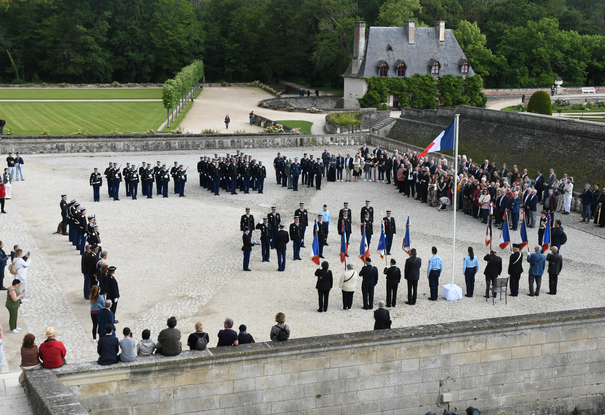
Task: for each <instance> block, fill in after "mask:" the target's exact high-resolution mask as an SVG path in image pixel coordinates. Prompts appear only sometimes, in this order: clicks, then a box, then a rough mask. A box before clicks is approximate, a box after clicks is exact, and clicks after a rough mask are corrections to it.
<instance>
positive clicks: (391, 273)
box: [384, 260, 401, 307]
mask: <svg viewBox="0 0 605 415" xmlns="http://www.w3.org/2000/svg"><path fill="white" fill-rule="evenodd" d="M392 261H393V260H391V266H390V267H388V268H387V267H385V268H384V273H385V274H386V276H387V301H386V303H387V307H391V306H393V307H395V304H397V287H398V286H399V282H401V270H400V269H399V268H397V267H396V266H395V264H394V263H393V262H392Z"/></svg>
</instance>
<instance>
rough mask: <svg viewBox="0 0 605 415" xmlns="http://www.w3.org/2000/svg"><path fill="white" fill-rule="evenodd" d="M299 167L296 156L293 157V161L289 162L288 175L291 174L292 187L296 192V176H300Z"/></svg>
mask: <svg viewBox="0 0 605 415" xmlns="http://www.w3.org/2000/svg"><path fill="white" fill-rule="evenodd" d="M300 173H301V168H300V163H299V162H298V157H294V163H292V164H290V176H292V189H293V190H294V191H295V192H298V177H299V176H300Z"/></svg>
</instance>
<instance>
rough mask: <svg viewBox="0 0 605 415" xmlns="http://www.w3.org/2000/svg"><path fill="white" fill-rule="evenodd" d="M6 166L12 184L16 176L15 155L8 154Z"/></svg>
mask: <svg viewBox="0 0 605 415" xmlns="http://www.w3.org/2000/svg"><path fill="white" fill-rule="evenodd" d="M6 164H7V167H8V173H9V174H10V179H11V182H12V181H13V175H14V174H15V158H14V157H13V153H8V157H7V158H6Z"/></svg>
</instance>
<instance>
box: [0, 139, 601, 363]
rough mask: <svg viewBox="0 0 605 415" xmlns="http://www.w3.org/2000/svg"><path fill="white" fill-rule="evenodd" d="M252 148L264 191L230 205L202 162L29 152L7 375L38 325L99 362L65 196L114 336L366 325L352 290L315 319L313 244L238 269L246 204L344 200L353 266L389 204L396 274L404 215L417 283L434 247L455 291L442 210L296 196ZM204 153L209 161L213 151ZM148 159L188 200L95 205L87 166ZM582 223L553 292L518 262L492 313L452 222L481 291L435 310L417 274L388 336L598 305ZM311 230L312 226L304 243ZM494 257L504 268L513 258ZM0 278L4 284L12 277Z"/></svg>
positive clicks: (263, 335) (468, 239)
mask: <svg viewBox="0 0 605 415" xmlns="http://www.w3.org/2000/svg"><path fill="white" fill-rule="evenodd" d="M322 150H323V149H320V148H318V147H316V148H293V149H281V152H282V154H283V153H285V154H287V155H288V156H289V157H294V156H298V157H301V156H302V154H303V152H307V153H314V154H315V155H319V154H320V153H321V151H322ZM329 151H335V152H343V153H345V154H346V152H349V151H350V152H354V151H355V149H353V148H342V147H339V148H329ZM249 152H250V154H252V155H253V157H254V158H256V159H259V160H262V161H263V162H264V164H265V165H267V167H268V168H267V170H268V176H269V177H268V178H267V180H266V182H265V192H264V194H262V195H261V194H258V193H256V192H251V193H250V194H247V195H246V194H243V193H239V194H238V195H237V196H234V195H230V194H226V193H224V192H223V193H221V195H220V197H215V196H213V195H211V194H210V193H209V192H207V191H206V190H204V189H202V188H200V187H199V180H198V178H197V169H196V164H197V161H198V160H199V156H200V155H204V153H202V154H200V153H194V152H173V153H168V154H166V153H163V154H158V153H120V154H94V155H84V154H65V155H25V156H24V158H25V161H26V164H25V166H24V167H25V169H24V175H25V178H26V181H24V182H15V183H14V184H13V187H12V195H13V198H12V199H11V200H9V201H7V208H6V210H7V211H8V214H7V215H2V217H1V218H0V229H1V232H0V239H1V240H2V241H3V242H4V245H5V250H6V252H7V253H8V252H10V250H11V249H12V246H13V245H14V244H17V243H18V244H20V245H21V246H22V247H23V248H24V250H25V251H31V252H32V260H33V263H32V265H31V267H30V269H29V277H28V287H29V294H30V298H31V301H30V302H29V303H25V304H24V305H22V307H21V308H20V315H19V326H20V327H22V328H23V330H22V332H21V334H20V335H14V334H10V333H8V313H7V311H6V309H5V308H4V307H1V308H0V322H1V323H2V324H3V326H4V328H5V329H6V331H5V333H6V334H5V346H4V349H5V352H6V355H7V358H8V363H9V368H10V370H11V371H18V370H19V358H18V353H19V348H20V345H21V340H22V338H23V334H25V333H26V332H28V331H29V332H32V333H34V334H35V335H36V337H37V342H38V344H39V343H40V342H41V341H42V334H43V332H44V330H45V328H46V327H47V326H54V327H55V328H57V329H58V330H59V333H58V339H59V340H62V341H64V342H65V343H66V347H67V350H68V355H67V360H68V362H74V361H86V360H92V359H96V347H95V346H96V344H95V343H93V342H92V337H91V321H90V314H89V311H90V306H89V302H88V301H86V300H84V299H83V294H82V281H83V277H82V274H81V272H80V255H78V252H77V251H76V250H75V248H74V247H73V246H72V245H71V244H70V243H69V242H68V239H67V236H61V235H58V234H53V232H54V231H55V230H56V228H57V223H58V222H59V221H60V209H59V201H60V194H61V193H67V195H68V200H71V199H76V200H78V201H79V202H80V203H81V204H82V206H84V207H86V208H87V209H88V214H96V216H97V221H98V223H99V227H100V232H101V237H102V241H103V246H104V247H105V248H106V249H107V251H108V252H109V262H110V264H111V265H115V266H116V267H117V271H116V277H117V279H118V281H119V284H120V293H121V297H120V301H119V304H118V310H117V318H118V319H119V320H120V323H119V324H118V325H117V327H118V331H119V332H120V333H121V330H122V328H123V327H125V326H128V327H130V328H131V329H132V330H133V331H134V333H135V338H136V339H137V340H138V339H140V333H141V331H142V330H143V329H145V328H150V329H151V331H152V336H153V337H154V338H155V337H156V336H157V334H158V332H159V331H160V330H161V329H162V328H164V327H165V322H166V319H167V318H168V317H170V316H171V315H175V316H176V317H177V319H178V328H180V329H181V331H182V332H183V340H184V341H185V342H186V336H187V334H189V333H190V332H192V331H194V329H193V325H194V323H195V322H196V321H197V320H201V321H203V323H204V326H205V331H207V332H209V334H210V338H211V339H212V340H211V344H212V346H214V345H215V343H214V342H215V341H216V333H217V332H218V330H219V329H221V328H222V321H223V319H224V318H225V317H231V318H233V319H234V320H235V325H236V327H237V326H239V325H240V324H242V323H244V324H246V325H247V326H248V331H249V332H250V333H251V334H252V335H253V336H254V337H255V339H256V340H257V341H267V340H269V330H270V328H271V326H272V324H273V321H274V316H275V314H276V313H277V312H278V311H282V312H284V313H285V314H286V316H287V323H288V324H289V325H290V327H291V329H292V337H293V338H296V337H305V336H320V335H325V334H330V333H344V332H354V331H363V330H371V329H372V328H373V313H371V312H369V311H366V310H363V309H362V308H361V305H362V303H361V290H360V289H358V290H357V291H356V293H355V297H354V302H353V305H354V309H353V310H351V311H350V312H344V311H341V310H340V306H341V295H340V290H339V289H338V285H337V283H335V287H334V288H333V289H332V291H331V296H330V305H329V309H328V312H327V313H318V312H317V311H316V310H317V294H316V290H315V282H316V278H315V276H314V275H313V273H314V271H315V269H316V266H315V264H314V263H313V262H311V261H310V260H309V259H307V258H308V256H309V248H307V249H303V250H302V252H301V256H302V257H303V261H292V250H291V244H290V245H289V247H288V253H287V268H286V272H283V273H280V272H277V260H276V255H275V251H271V262H270V263H262V262H261V257H260V247H255V248H254V250H253V254H252V260H251V266H250V267H251V268H252V270H253V271H252V272H242V252H241V246H242V240H241V233H240V231H239V219H240V216H241V215H242V214H243V213H244V208H245V207H250V208H251V209H252V214H253V215H254V217H255V219H256V222H257V223H258V222H259V221H260V220H261V219H262V217H263V216H264V215H266V214H267V213H268V212H269V211H270V206H271V205H276V206H277V208H278V212H280V213H281V215H282V220H283V221H284V222H285V223H286V224H287V225H289V224H290V223H291V222H292V217H293V213H294V210H295V209H296V208H297V207H298V203H299V202H305V203H306V206H307V209H308V211H309V218H310V219H312V218H314V217H317V216H316V215H317V213H318V212H319V211H320V210H321V208H322V206H323V204H324V203H326V204H327V205H328V208H329V210H330V211H331V212H332V217H333V218H334V220H336V218H337V217H338V211H339V210H340V208H341V207H342V205H343V202H344V201H347V202H349V204H350V207H351V209H352V211H353V215H352V216H353V230H354V232H353V234H352V236H351V245H350V253H351V255H350V258H348V260H349V261H350V263H352V264H353V265H354V266H355V269H356V270H359V269H360V268H361V265H362V262H361V260H359V259H358V258H357V253H358V250H359V242H360V233H359V211H360V209H361V207H362V206H363V205H364V201H365V200H366V199H369V200H371V202H372V206H374V211H375V216H376V217H378V218H379V217H380V214H381V212H382V213H386V210H387V209H389V210H392V212H393V216H394V217H395V218H396V221H397V235H396V237H395V239H394V242H393V257H394V258H395V259H396V260H397V262H398V266H400V267H403V264H404V262H405V259H406V258H407V254H405V252H403V251H402V250H401V248H400V246H401V241H402V238H403V234H404V232H405V229H404V228H405V221H406V219H407V216H408V215H409V216H410V218H411V223H412V227H411V240H412V246H413V247H415V248H416V249H417V250H418V256H419V257H420V258H422V261H423V267H422V269H421V272H422V275H423V276H424V275H426V265H427V263H428V259H429V258H430V256H431V255H430V248H431V246H432V245H435V246H437V247H438V248H439V255H440V256H441V257H442V259H443V261H444V265H445V273H444V275H443V276H442V278H441V280H440V286H441V287H442V286H443V285H444V284H447V283H449V282H450V280H451V277H452V266H451V263H452V249H451V234H452V212H451V211H450V212H438V211H437V209H435V208H429V207H428V206H426V205H421V204H420V203H418V202H416V201H414V200H413V199H411V198H410V199H407V198H404V197H401V195H400V194H399V193H397V192H396V191H395V190H394V187H393V186H392V185H391V186H387V185H386V184H384V183H374V182H371V183H370V182H363V181H360V182H357V183H355V182H352V183H345V182H336V183H328V182H326V181H325V180H324V181H323V184H322V190H321V191H316V190H315V189H308V188H307V187H306V186H302V187H301V188H300V191H299V192H296V193H294V192H292V191H291V190H286V189H285V188H282V187H281V186H277V185H276V184H275V179H274V173H273V169H272V167H271V166H272V160H273V158H274V157H275V154H276V151H274V150H266V149H253V150H250V151H249ZM212 153H213V152H212ZM206 154H208V155H210V154H211V152H207V153H206ZM156 160H160V161H162V162H165V163H166V164H167V165H168V166H171V165H172V164H173V162H174V161H178V162H179V163H182V164H184V165H185V166H190V168H189V171H188V173H189V182H188V183H187V185H186V188H185V194H186V195H187V197H186V198H178V197H175V196H174V195H173V193H172V183H171V184H170V189H171V190H170V197H169V198H168V199H164V198H161V197H157V196H154V198H153V199H151V200H149V199H146V198H143V197H141V196H142V195H141V193H140V187H139V198H138V200H132V199H130V198H127V197H126V196H125V192H124V188H123V185H122V186H121V189H120V195H121V200H120V201H119V202H118V201H113V200H110V199H108V197H107V187H106V186H105V183H104V186H103V188H102V189H101V196H102V200H101V202H100V203H93V202H92V190H91V188H90V186H88V178H89V175H90V173H91V172H92V168H93V167H98V168H99V170H100V171H101V172H102V171H103V170H104V169H105V167H106V166H107V163H108V162H109V161H115V162H117V163H118V165H120V164H122V165H124V164H125V163H126V162H130V163H135V164H136V165H137V166H140V164H141V162H142V161H145V162H151V163H152V164H155V162H156ZM578 220H579V217H577V216H575V215H570V216H569V217H567V218H566V222H569V224H570V226H568V227H566V232H567V235H568V242H567V244H566V245H565V246H564V247H563V248H562V255H563V257H564V266H563V271H562V273H561V275H560V278H559V288H558V294H557V296H549V295H546V292H547V291H548V276H547V275H545V276H544V278H543V280H542V293H543V295H541V296H540V297H537V298H530V297H528V296H526V295H525V294H526V293H527V292H528V289H527V270H528V266H527V265H524V270H525V272H524V274H523V277H522V280H521V289H520V295H519V297H517V298H510V297H509V299H508V305H505V303H504V301H499V300H497V301H496V304H495V305H492V302H491V300H490V301H489V302H487V303H486V301H485V299H484V298H483V297H482V293H483V292H484V290H485V283H484V281H483V269H484V267H485V263H484V262H483V261H481V259H482V257H483V255H485V253H486V251H487V249H486V248H485V245H484V237H485V225H481V224H480V223H479V222H478V221H476V220H474V219H471V218H469V217H468V216H465V215H459V216H458V228H457V244H456V262H455V272H454V278H455V282H456V283H457V284H458V285H459V286H461V287H462V288H463V290H464V277H463V275H462V259H463V257H464V256H465V255H466V248H467V246H469V245H470V246H473V247H474V249H475V252H476V254H477V255H478V256H479V257H480V266H481V270H480V272H479V274H478V275H477V284H476V296H475V297H474V298H472V299H468V298H463V300H461V301H457V302H447V301H445V300H443V299H439V301H437V302H435V303H433V302H430V301H428V300H426V299H427V298H428V291H429V290H428V280H427V279H426V278H424V277H421V280H420V283H419V287H418V303H417V305H416V306H415V307H410V306H407V305H405V304H404V301H405V299H406V292H407V289H406V284H405V281H403V280H402V284H401V285H400V289H399V295H398V304H397V307H395V308H392V309H391V318H392V320H393V327H404V326H414V325H425V324H435V323H441V322H450V321H458V320H467V319H480V318H489V317H498V316H507V315H519V314H530V313H538V312H548V311H555V310H565V309H578V308H589V307H596V306H602V305H603V298H604V297H605V286H603V284H600V283H599V281H600V280H599V278H602V275H603V272H604V270H605V259H604V258H603V256H602V254H598V253H599V252H601V253H602V252H603V239H602V235H599V234H598V233H597V234H596V235H595V234H593V233H588V232H585V231H583V230H582V229H583V227H580V226H578V225H577V222H578ZM376 222H378V221H376ZM572 222H573V223H572ZM583 226H585V227H588V225H583ZM592 226H593V225H590V227H592ZM529 231H530V235H529V238H530V246H533V245H535V244H536V243H537V229H530V230H529ZM378 232H379V225H378V224H377V223H376V224H375V236H374V240H373V241H372V245H371V255H372V259H373V263H374V265H375V266H377V267H378V268H379V273H380V282H379V284H378V286H377V287H376V294H375V308H376V307H377V304H378V301H379V300H382V299H384V298H385V278H384V275H383V274H382V270H383V268H384V261H383V262H381V260H380V256H379V255H378V253H377V252H376V246H377V242H378V236H377V234H378ZM310 235H311V231H310V229H308V230H307V233H306V236H307V239H308V238H310ZM498 235H499V231H497V230H495V232H494V242H495V244H494V246H497V243H496V242H497V239H498ZM517 237H518V236H517V233H515V232H512V233H511V239H512V240H513V241H516V240H517ZM258 238H259V235H258V232H255V234H254V237H253V239H254V240H259V239H258ZM328 241H329V244H330V245H329V246H328V247H326V248H325V250H324V256H325V258H326V260H327V261H329V263H330V268H331V269H332V271H333V273H334V275H335V280H336V281H338V279H339V278H340V274H341V272H342V270H343V264H342V263H340V259H339V250H340V240H339V238H338V235H337V232H336V226H335V225H334V224H333V225H332V226H331V228H330V234H329V240H328ZM307 246H310V244H307ZM501 255H502V256H503V257H504V260H503V266H504V269H505V270H506V268H507V266H508V251H506V252H502V254H501ZM6 278H7V279H8V278H10V274H9V273H8V271H7V272H6ZM6 283H7V281H6V280H5V285H6ZM440 291H441V289H440ZM184 346H185V347H186V345H184Z"/></svg>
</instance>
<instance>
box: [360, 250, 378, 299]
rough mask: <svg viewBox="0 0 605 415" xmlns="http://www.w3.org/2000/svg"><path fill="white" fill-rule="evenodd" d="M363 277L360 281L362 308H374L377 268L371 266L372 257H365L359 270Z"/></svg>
mask: <svg viewBox="0 0 605 415" xmlns="http://www.w3.org/2000/svg"><path fill="white" fill-rule="evenodd" d="M359 276H360V277H362V278H363V281H362V283H361V294H362V295H363V309H364V310H371V309H372V308H374V287H375V286H376V284H378V269H377V268H376V267H373V266H372V259H371V258H367V259H366V265H365V266H364V267H363V268H362V269H361V271H359Z"/></svg>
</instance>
